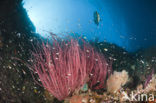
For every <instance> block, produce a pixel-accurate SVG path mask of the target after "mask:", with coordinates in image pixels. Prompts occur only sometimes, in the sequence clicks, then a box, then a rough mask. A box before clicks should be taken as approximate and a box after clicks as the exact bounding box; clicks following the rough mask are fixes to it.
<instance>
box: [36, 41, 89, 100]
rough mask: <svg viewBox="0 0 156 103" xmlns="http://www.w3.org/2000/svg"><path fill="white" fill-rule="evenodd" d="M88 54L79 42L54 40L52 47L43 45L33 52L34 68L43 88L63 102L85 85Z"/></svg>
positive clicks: (46, 44)
mask: <svg viewBox="0 0 156 103" xmlns="http://www.w3.org/2000/svg"><path fill="white" fill-rule="evenodd" d="M87 54H88V53H87V52H86V50H85V47H83V48H80V46H79V44H78V41H77V40H74V39H71V40H70V41H69V40H68V41H67V42H65V41H61V42H58V41H56V40H55V39H53V43H52V45H50V44H49V43H42V47H41V48H39V49H37V48H36V52H33V60H34V63H33V68H34V69H35V72H36V73H37V74H38V76H39V78H40V81H41V82H42V84H43V86H44V87H45V88H46V89H47V90H48V91H49V92H50V93H51V94H52V95H54V96H55V97H56V98H57V99H59V100H63V99H65V98H66V97H68V96H69V95H71V94H72V93H73V92H74V91H75V89H79V88H80V87H81V86H83V85H84V83H85V80H86V77H87V72H86V71H87V70H86V69H87V68H86V67H87V66H86V65H87V61H86V55H87Z"/></svg>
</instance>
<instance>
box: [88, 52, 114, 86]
mask: <svg viewBox="0 0 156 103" xmlns="http://www.w3.org/2000/svg"><path fill="white" fill-rule="evenodd" d="M111 72H112V62H110V63H108V61H107V60H106V58H105V56H104V55H103V54H101V53H98V52H96V51H95V53H94V66H93V68H92V71H91V72H90V81H89V87H90V88H91V89H102V88H105V87H106V78H107V77H108V76H110V74H111Z"/></svg>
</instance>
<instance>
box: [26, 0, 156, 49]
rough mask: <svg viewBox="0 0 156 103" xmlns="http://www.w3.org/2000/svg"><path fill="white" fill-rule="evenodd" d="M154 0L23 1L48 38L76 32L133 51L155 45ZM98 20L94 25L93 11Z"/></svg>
mask: <svg viewBox="0 0 156 103" xmlns="http://www.w3.org/2000/svg"><path fill="white" fill-rule="evenodd" d="M155 5H156V0H40V1H39V0H24V8H26V10H27V12H28V15H29V17H30V19H31V21H32V22H33V24H34V25H35V27H36V32H37V33H39V34H41V35H42V36H43V37H47V35H48V34H47V33H48V32H47V31H50V32H53V33H55V34H57V35H61V34H70V33H71V32H72V33H77V34H80V35H84V36H85V37H86V38H87V39H89V40H94V39H95V38H99V41H104V40H105V41H108V42H110V43H115V44H117V45H118V46H120V47H122V48H125V49H126V50H127V51H130V52H133V51H136V50H138V49H140V48H147V47H151V46H156V19H155V18H156V6H155ZM95 11H97V12H98V13H99V15H100V18H101V21H100V23H99V26H97V25H96V24H95V23H94V21H93V19H94V18H93V13H94V12H95Z"/></svg>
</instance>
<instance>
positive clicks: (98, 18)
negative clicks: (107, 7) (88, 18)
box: [93, 11, 101, 26]
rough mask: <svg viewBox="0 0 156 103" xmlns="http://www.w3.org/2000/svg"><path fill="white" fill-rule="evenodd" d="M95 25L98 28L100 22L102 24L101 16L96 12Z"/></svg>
mask: <svg viewBox="0 0 156 103" xmlns="http://www.w3.org/2000/svg"><path fill="white" fill-rule="evenodd" d="M93 16H94V23H95V24H96V25H97V26H98V25H99V22H100V20H101V19H100V15H99V13H98V12H97V11H95V12H94V15H93Z"/></svg>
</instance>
